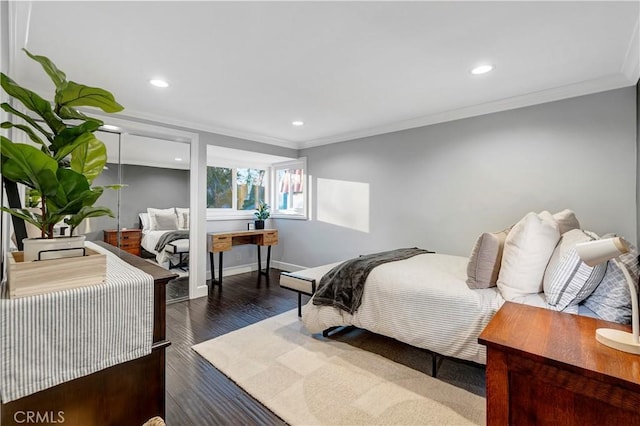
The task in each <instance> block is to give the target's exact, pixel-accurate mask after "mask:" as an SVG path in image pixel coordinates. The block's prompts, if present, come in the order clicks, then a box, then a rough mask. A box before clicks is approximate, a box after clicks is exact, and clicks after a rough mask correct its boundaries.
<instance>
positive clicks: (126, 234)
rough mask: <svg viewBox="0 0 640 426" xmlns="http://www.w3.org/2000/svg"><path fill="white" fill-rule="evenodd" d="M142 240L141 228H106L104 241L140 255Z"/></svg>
mask: <svg viewBox="0 0 640 426" xmlns="http://www.w3.org/2000/svg"><path fill="white" fill-rule="evenodd" d="M141 240H142V230H140V229H121V230H119V231H118V230H117V229H105V230H104V242H105V243H107V244H111V245H112V246H116V247H119V248H120V249H121V250H124V251H126V252H128V253H131V254H133V255H135V256H140V254H141V252H142V250H141V248H140V241H141Z"/></svg>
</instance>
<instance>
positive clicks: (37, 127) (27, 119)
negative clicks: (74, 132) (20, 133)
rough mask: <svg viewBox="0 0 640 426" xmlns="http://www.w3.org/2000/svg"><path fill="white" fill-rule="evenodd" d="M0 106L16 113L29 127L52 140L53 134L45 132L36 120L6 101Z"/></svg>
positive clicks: (11, 112)
mask: <svg viewBox="0 0 640 426" xmlns="http://www.w3.org/2000/svg"><path fill="white" fill-rule="evenodd" d="M0 108H2V109H3V110H5V111H6V112H8V113H10V114H13V115H17V116H18V117H20V118H22V119H23V120H24V121H26V122H27V123H29V124H30V125H31V127H33V128H34V129H36V130H37V131H39V132H40V133H42V134H43V135H44V136H45V137H46V138H47V139H48V140H49V141H50V142H51V141H53V135H52V134H51V133H50V132H47V131H46V130H45V129H43V128H42V126H40V125H39V124H38V123H36V121H35V120H34V119H33V118H31V117H29V116H28V115H26V114H23V113H22V112H20V111H18V110H17V109H15V108H14V107H12V106H11V105H9V104H8V103H6V102H4V103H2V104H0Z"/></svg>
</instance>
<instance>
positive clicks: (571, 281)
mask: <svg viewBox="0 0 640 426" xmlns="http://www.w3.org/2000/svg"><path fill="white" fill-rule="evenodd" d="M606 271H607V263H606V262H605V263H601V264H599V265H596V266H594V267H591V266H588V265H587V264H586V263H584V262H583V261H582V259H580V256H578V252H576V249H575V247H573V248H571V249H570V250H569V251H568V252H567V254H566V255H565V256H564V258H563V259H562V261H561V263H560V264H559V265H558V266H557V267H556V268H555V270H554V271H553V272H552V273H551V280H550V282H549V283H548V285H546V286H545V288H544V291H545V296H546V298H547V303H548V304H549V305H551V307H552V309H554V310H558V311H562V310H564V309H565V308H567V307H568V306H571V305H577V304H578V303H580V302H582V301H583V300H584V299H586V298H587V297H589V296H590V295H591V293H593V291H594V290H595V289H596V287H597V286H598V284H600V281H602V278H604V274H605V272H606Z"/></svg>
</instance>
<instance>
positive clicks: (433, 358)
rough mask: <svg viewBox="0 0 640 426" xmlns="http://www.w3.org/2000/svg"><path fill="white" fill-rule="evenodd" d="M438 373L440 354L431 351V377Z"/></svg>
mask: <svg viewBox="0 0 640 426" xmlns="http://www.w3.org/2000/svg"><path fill="white" fill-rule="evenodd" d="M437 374H438V354H436V353H435V352H431V377H436V375H437Z"/></svg>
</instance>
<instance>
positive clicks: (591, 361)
mask: <svg viewBox="0 0 640 426" xmlns="http://www.w3.org/2000/svg"><path fill="white" fill-rule="evenodd" d="M597 328H617V329H621V330H629V327H628V326H624V325H621V324H614V323H610V322H607V321H602V320H597V319H594V318H589V317H584V316H578V315H571V314H565V313H562V312H554V311H551V310H548V309H542V308H534V307H532V306H527V305H520V304H515V303H509V302H507V303H505V304H504V306H503V307H502V308H501V309H500V310H499V311H498V313H497V314H496V315H495V317H494V318H493V319H492V320H491V322H489V324H488V325H487V327H486V328H485V329H484V331H483V332H482V333H481V334H480V337H479V338H478V341H479V343H481V344H483V345H486V346H487V370H486V383H487V424H488V425H519V426H520V425H551V424H553V425H606V424H609V425H614V424H615V425H640V415H638V407H640V356H638V355H633V354H629V353H626V352H621V351H617V350H615V349H613V348H610V347H607V346H605V345H602V344H601V343H599V342H598V341H596V337H595V333H596V329H597Z"/></svg>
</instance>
